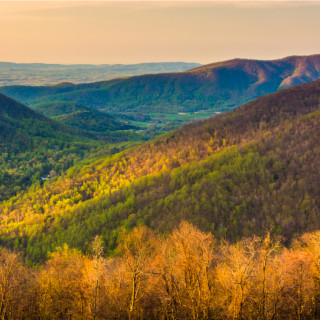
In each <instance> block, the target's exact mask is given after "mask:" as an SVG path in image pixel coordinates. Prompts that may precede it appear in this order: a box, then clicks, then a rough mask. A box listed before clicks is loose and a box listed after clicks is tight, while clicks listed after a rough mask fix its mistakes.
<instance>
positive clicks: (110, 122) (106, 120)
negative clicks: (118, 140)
mask: <svg viewBox="0 0 320 320" xmlns="http://www.w3.org/2000/svg"><path fill="white" fill-rule="evenodd" d="M31 108H32V109H33V110H36V111H38V112H40V113H42V114H44V115H45V116H47V117H51V118H53V119H54V120H57V121H60V122H63V123H64V124H67V125H69V126H72V127H75V128H78V129H83V130H87V131H90V132H94V133H103V132H108V131H118V130H129V129H138V128H137V127H134V126H131V125H129V124H127V123H125V122H124V121H121V120H118V119H115V118H114V117H113V116H112V115H111V114H107V113H104V112H99V111H98V110H96V109H94V108H90V107H86V106H83V105H80V104H77V103H75V102H67V101H54V102H45V103H40V104H36V105H33V106H31Z"/></svg>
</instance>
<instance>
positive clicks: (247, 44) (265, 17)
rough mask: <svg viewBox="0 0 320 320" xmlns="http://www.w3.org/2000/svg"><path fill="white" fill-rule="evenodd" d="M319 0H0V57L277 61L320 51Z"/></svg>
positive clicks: (56, 60) (121, 61)
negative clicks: (165, 0) (72, 0)
mask: <svg viewBox="0 0 320 320" xmlns="http://www.w3.org/2000/svg"><path fill="white" fill-rule="evenodd" d="M319 15H320V5H319V2H314V1H313V2H274V1H273V2H261V1H258V2H241V1H240V2H184V1H178V2H159V1H155V2H60V1H59V2H30V1H23V2H9V1H5V2H0V30H1V31H0V43H1V53H0V61H3V62H15V63H49V64H55V63H58V64H136V63H143V62H171V61H174V62H176V61H183V62H198V63H201V64H207V63H212V62H217V61H224V60H228V59H233V58H247V59H268V60H272V59H278V58H283V57H286V56H291V55H311V54H317V53H320V42H319V41H318V34H319V33H320V23H319Z"/></svg>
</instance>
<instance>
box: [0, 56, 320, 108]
mask: <svg viewBox="0 0 320 320" xmlns="http://www.w3.org/2000/svg"><path fill="white" fill-rule="evenodd" d="M319 76H320V55H314V56H301V57H299V56H292V57H288V58H284V59H281V60H273V61H262V60H261V61H260V60H245V59H234V60H229V61H224V62H219V63H214V64H210V65H206V66H201V67H198V68H195V69H192V70H189V71H185V72H180V73H164V74H153V75H143V76H134V77H130V78H125V79H121V78H119V79H114V80H109V81H104V82H96V83H88V84H79V85H74V84H72V83H62V84H59V85H55V86H42V87H30V86H29V87H28V86H8V87H1V88H0V92H2V93H4V94H7V95H9V96H11V97H13V98H15V99H17V100H19V101H22V102H23V103H27V104H34V103H40V102H48V101H74V102H77V103H80V104H84V105H88V106H90V107H95V108H98V109H103V110H105V111H109V112H110V111H111V112H127V113H128V112H139V113H142V114H148V113H150V112H156V113H157V112H160V113H177V112H198V111H203V110H211V111H226V110H230V109H232V108H234V107H236V106H239V105H241V104H243V103H245V102H247V101H250V100H252V99H254V98H256V97H258V96H262V95H265V94H268V93H272V92H275V91H277V90H278V89H280V88H285V87H288V86H292V85H297V84H301V83H305V82H310V81H313V80H316V79H318V78H319Z"/></svg>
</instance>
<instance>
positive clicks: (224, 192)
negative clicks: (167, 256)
mask: <svg viewBox="0 0 320 320" xmlns="http://www.w3.org/2000/svg"><path fill="white" fill-rule="evenodd" d="M319 101H320V81H315V82H312V83H309V84H304V85H301V86H296V87H293V88H289V89H284V90H281V91H279V92H277V93H274V94H271V95H268V96H265V97H260V98H258V99H256V100H254V101H252V102H249V103H247V104H245V105H243V106H241V107H239V108H238V109H236V110H234V111H231V112H228V113H226V114H223V115H220V116H216V117H213V118H210V119H208V120H203V121H199V122H194V123H192V124H189V125H186V126H184V127H182V128H181V129H179V130H177V131H174V132H171V133H168V134H166V135H164V136H161V137H158V138H157V139H155V140H153V141H150V142H148V143H145V144H143V145H141V146H140V147H137V148H132V149H128V150H126V151H124V152H122V153H120V154H117V155H114V156H110V157H107V158H104V159H100V160H98V161H92V162H91V163H89V164H87V165H85V166H80V165H78V166H74V167H72V168H70V169H69V170H68V172H67V173H66V175H64V176H63V177H61V178H58V179H56V180H55V181H51V182H49V183H45V184H44V186H37V187H33V188H31V189H30V190H29V191H28V192H27V193H25V194H24V195H22V196H21V197H20V198H19V199H18V198H14V199H11V200H9V201H7V202H6V203H2V205H1V209H0V210H1V221H2V224H1V226H0V243H1V244H2V245H5V246H8V247H14V248H17V249H20V250H22V251H23V252H25V254H26V257H27V258H28V259H30V260H31V261H33V262H36V261H39V260H43V259H45V258H46V256H47V255H46V254H47V252H48V251H52V250H54V249H55V248H56V247H57V246H61V245H62V244H63V243H67V244H68V245H69V246H71V247H76V248H79V249H81V250H83V251H86V250H87V244H88V242H89V241H90V240H91V239H92V238H93V237H94V236H95V235H96V234H99V235H101V238H102V239H103V241H104V245H105V247H106V249H107V250H108V253H111V252H112V250H113V249H114V248H115V245H116V243H117V238H118V234H119V232H120V230H121V228H126V229H131V228H133V227H135V226H137V225H147V226H149V227H152V228H153V229H155V230H158V231H160V232H164V233H167V232H170V231H171V230H172V229H173V228H175V227H176V226H177V225H178V224H179V222H180V221H181V220H188V221H190V222H192V223H193V224H195V225H197V226H198V227H200V228H201V229H202V230H206V231H211V232H212V233H213V234H214V235H215V236H216V237H218V238H227V239H229V240H232V241H236V240H238V239H240V238H241V237H242V236H250V235H252V234H256V235H261V234H263V233H264V232H265V230H266V229H269V230H270V229H271V230H273V232H274V233H275V234H281V235H283V236H284V237H285V239H286V241H287V242H289V241H290V240H291V239H292V238H293V237H294V236H295V235H296V234H298V233H301V232H304V231H313V230H316V229H318V228H319V226H320V219H319V207H320V203H319V196H318V195H319V184H318V181H319V179H320V176H319V172H320V170H319V169H320V160H319V159H320V157H319V156H320V154H319V152H320V149H319V147H318V146H319V142H320V141H319V137H320V112H319Z"/></svg>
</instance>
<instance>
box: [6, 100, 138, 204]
mask: <svg viewBox="0 0 320 320" xmlns="http://www.w3.org/2000/svg"><path fill="white" fill-rule="evenodd" d="M0 126H1V130H0V201H2V200H5V199H8V198H10V197H12V196H15V195H16V194H17V193H19V192H22V191H23V190H25V189H26V188H27V187H29V186H30V185H33V186H37V185H38V186H40V185H41V181H42V180H41V177H47V176H48V175H50V177H51V178H53V177H55V176H58V175H59V174H61V173H62V172H64V171H65V170H66V169H68V168H70V167H72V166H73V165H75V164H76V163H79V162H80V161H83V160H84V159H87V158H97V157H99V155H100V156H102V155H108V154H112V153H116V152H119V151H120V150H123V149H124V148H125V147H127V146H128V143H126V142H125V141H126V139H124V138H123V136H121V134H120V135H119V134H116V135H115V137H114V139H113V138H112V134H110V135H109V141H108V142H111V143H108V144H107V143H106V142H105V141H97V140H96V137H95V136H94V135H93V134H90V133H89V132H85V131H82V130H76V129H72V128H71V127H68V126H65V125H63V124H61V123H59V122H57V121H53V120H50V119H48V118H46V117H44V116H42V115H41V114H40V113H38V112H34V111H32V110H31V109H29V108H27V107H26V106H24V105H22V104H20V103H18V102H17V101H15V100H12V99H10V98H8V97H5V96H3V95H0ZM109 129H110V128H109ZM122 135H123V134H122ZM132 138H133V139H134V138H135V137H134V136H133V137H132ZM135 139H136V140H139V139H137V138H135ZM112 142H113V143H112ZM115 142H117V143H115Z"/></svg>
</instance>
